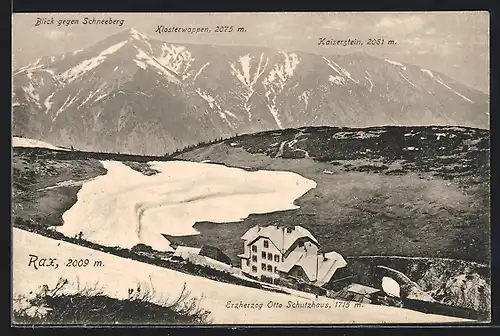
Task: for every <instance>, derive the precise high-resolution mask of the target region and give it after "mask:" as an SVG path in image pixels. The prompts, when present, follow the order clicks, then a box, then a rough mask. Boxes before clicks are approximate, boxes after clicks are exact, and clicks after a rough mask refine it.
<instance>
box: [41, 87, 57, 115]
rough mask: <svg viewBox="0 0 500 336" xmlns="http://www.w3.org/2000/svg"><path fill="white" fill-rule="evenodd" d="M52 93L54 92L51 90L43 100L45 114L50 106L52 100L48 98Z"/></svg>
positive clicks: (50, 97)
mask: <svg viewBox="0 0 500 336" xmlns="http://www.w3.org/2000/svg"><path fill="white" fill-rule="evenodd" d="M54 93H55V92H52V93H51V94H50V95H49V96H48V97H47V98H45V101H44V102H43V105H44V106H45V114H47V113H49V110H50V107H51V106H52V102H51V101H50V100H51V99H52V97H53V96H54Z"/></svg>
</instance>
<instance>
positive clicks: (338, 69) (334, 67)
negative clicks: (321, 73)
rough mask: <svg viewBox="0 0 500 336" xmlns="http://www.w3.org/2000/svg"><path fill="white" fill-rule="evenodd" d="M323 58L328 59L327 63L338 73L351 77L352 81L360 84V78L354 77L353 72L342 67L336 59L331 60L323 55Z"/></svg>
mask: <svg viewBox="0 0 500 336" xmlns="http://www.w3.org/2000/svg"><path fill="white" fill-rule="evenodd" d="M323 59H324V60H325V61H326V64H327V65H328V66H329V67H330V68H332V69H333V70H334V71H335V72H336V73H338V74H339V75H341V76H345V77H347V78H349V79H350V80H351V81H353V82H354V83H356V84H359V80H356V79H354V78H352V76H351V73H350V72H349V71H347V70H346V69H344V68H342V67H341V66H340V65H338V64H337V63H335V62H334V61H332V60H329V59H328V58H326V57H324V56H323Z"/></svg>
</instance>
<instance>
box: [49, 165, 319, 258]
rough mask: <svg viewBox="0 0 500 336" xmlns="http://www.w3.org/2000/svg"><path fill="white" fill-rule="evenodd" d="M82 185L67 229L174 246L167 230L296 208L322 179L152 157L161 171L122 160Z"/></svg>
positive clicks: (110, 242)
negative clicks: (137, 168) (136, 167)
mask: <svg viewBox="0 0 500 336" xmlns="http://www.w3.org/2000/svg"><path fill="white" fill-rule="evenodd" d="M102 164H103V165H104V168H106V169H107V170H108V172H107V174H106V175H103V176H99V177H97V178H95V179H93V180H91V181H89V182H86V183H84V184H83V186H82V188H81V190H80V191H79V192H78V195H77V197H78V201H77V202H76V203H75V205H73V207H71V209H69V210H68V211H66V212H65V213H64V214H63V220H64V225H62V226H59V227H57V230H59V231H60V232H61V233H63V234H65V235H66V236H70V237H73V236H75V235H77V234H79V233H80V232H82V233H83V237H84V239H86V240H89V241H93V242H96V243H99V244H102V245H107V246H120V247H124V248H131V247H133V246H134V245H136V244H138V243H143V244H147V245H150V246H152V247H153V248H154V249H156V250H160V251H171V250H172V248H171V247H170V243H169V242H168V241H167V240H166V239H165V238H164V237H163V236H162V234H168V235H172V236H184V235H194V234H198V233H199V232H198V231H196V230H195V229H194V228H193V225H194V224H195V223H196V222H200V221H210V222H214V223H229V222H238V221H241V220H243V219H245V218H246V217H248V216H249V215H250V214H262V213H269V212H274V211H283V210H291V209H296V208H298V206H296V205H294V201H295V200H296V199H297V198H299V197H300V196H302V195H303V194H305V193H306V192H307V191H309V190H310V189H312V188H315V187H316V182H314V181H312V180H309V179H306V178H303V177H302V176H300V175H298V174H295V173H291V172H279V171H252V172H249V171H245V170H243V169H239V168H230V167H226V166H223V165H217V164H209V163H196V162H183V161H171V162H149V164H150V165H151V166H152V168H154V169H156V170H158V171H160V172H161V173H158V174H155V175H152V176H146V175H143V174H142V173H140V172H137V171H135V170H133V169H131V168H129V167H128V166H126V165H124V164H122V163H121V162H117V161H102Z"/></svg>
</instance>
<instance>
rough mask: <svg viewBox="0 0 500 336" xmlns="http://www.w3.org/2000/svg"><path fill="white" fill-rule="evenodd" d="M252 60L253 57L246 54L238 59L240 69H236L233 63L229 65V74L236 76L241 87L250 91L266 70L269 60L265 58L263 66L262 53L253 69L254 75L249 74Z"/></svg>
mask: <svg viewBox="0 0 500 336" xmlns="http://www.w3.org/2000/svg"><path fill="white" fill-rule="evenodd" d="M252 59H253V57H252V56H250V55H249V54H246V55H244V56H241V57H240V58H238V61H239V65H240V69H237V67H236V65H235V64H234V63H231V64H230V66H231V70H232V71H231V74H233V75H234V76H236V78H238V80H239V81H240V82H241V83H242V84H243V85H245V86H246V87H247V88H249V89H251V90H253V87H254V85H255V83H257V80H258V79H259V78H260V76H262V74H263V73H264V70H265V69H266V67H267V64H268V62H269V58H267V57H266V61H265V64H264V53H261V54H260V57H259V63H258V64H257V68H256V69H255V72H254V73H251V61H252Z"/></svg>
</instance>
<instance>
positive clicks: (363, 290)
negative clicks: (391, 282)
mask: <svg viewBox="0 0 500 336" xmlns="http://www.w3.org/2000/svg"><path fill="white" fill-rule="evenodd" d="M347 290H348V291H349V292H353V293H356V294H361V295H369V294H373V293H376V292H380V289H376V288H373V287H368V286H365V285H360V284H352V285H350V286H349V288H347Z"/></svg>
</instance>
